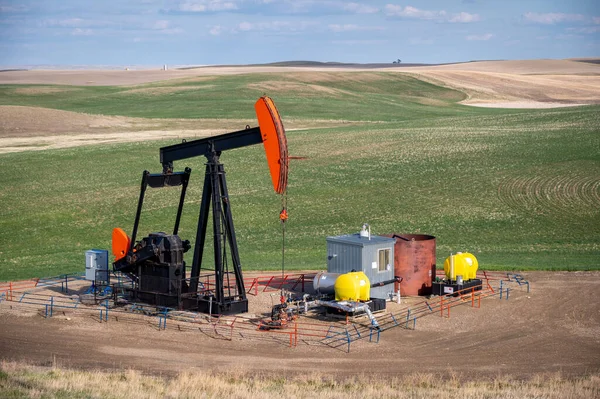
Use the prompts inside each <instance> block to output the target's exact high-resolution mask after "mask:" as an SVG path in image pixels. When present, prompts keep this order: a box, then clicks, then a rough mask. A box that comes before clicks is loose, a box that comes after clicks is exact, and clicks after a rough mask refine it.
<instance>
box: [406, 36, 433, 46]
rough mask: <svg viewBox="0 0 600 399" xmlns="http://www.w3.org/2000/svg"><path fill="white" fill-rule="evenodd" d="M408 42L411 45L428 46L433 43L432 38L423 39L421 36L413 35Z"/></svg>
mask: <svg viewBox="0 0 600 399" xmlns="http://www.w3.org/2000/svg"><path fill="white" fill-rule="evenodd" d="M408 43H409V44H410V45H411V46H424V45H425V46H429V45H430V44H433V39H423V38H422V37H413V38H411V39H410V40H409V41H408Z"/></svg>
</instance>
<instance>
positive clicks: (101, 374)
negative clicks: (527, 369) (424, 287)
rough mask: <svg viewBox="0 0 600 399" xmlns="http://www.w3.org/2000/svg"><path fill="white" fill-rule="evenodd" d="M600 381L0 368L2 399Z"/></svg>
mask: <svg viewBox="0 0 600 399" xmlns="http://www.w3.org/2000/svg"><path fill="white" fill-rule="evenodd" d="M598 395H600V375H598V374H591V375H588V376H582V377H574V378H567V377H564V376H562V375H560V374H539V375H535V376H534V377H532V378H530V379H528V380H521V379H517V378H512V377H510V376H499V377H496V378H494V379H489V380H474V379H465V378H463V377H462V376H459V375H456V374H452V373H449V374H448V375H446V376H439V375H434V374H423V373H414V374H409V375H405V376H385V375H382V376H378V377H373V376H367V375H361V376H351V377H340V378H335V377H333V376H329V375H324V374H320V373H318V372H312V373H311V372H308V373H304V374H303V373H301V372H296V373H295V374H294V375H293V376H292V375H287V376H286V375H284V374H282V375H280V376H273V375H256V374H253V373H248V372H243V371H233V372H230V373H212V372H209V371H197V372H181V373H179V374H177V375H175V376H173V377H162V376H149V375H144V374H142V373H140V372H138V371H135V370H125V371H112V372H109V371H80V370H72V369H63V368H59V367H55V366H54V367H38V366H29V365H24V364H22V363H14V362H2V363H1V364H0V396H1V397H3V398H18V397H30V398H42V397H44V398H80V397H86V398H87V397H89V398H223V397H227V398H255V397H260V398H281V397H286V398H313V397H319V398H326V399H327V398H331V399H333V398H344V399H352V398H360V399H362V398H366V397H377V398H431V397H435V398H448V399H450V398H498V397H502V398H519V399H522V398H561V399H562V398H593V397H598Z"/></svg>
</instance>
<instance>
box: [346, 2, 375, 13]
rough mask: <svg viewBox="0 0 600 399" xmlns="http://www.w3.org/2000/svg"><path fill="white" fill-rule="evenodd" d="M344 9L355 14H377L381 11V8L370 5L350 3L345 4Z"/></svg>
mask: <svg viewBox="0 0 600 399" xmlns="http://www.w3.org/2000/svg"><path fill="white" fill-rule="evenodd" d="M344 10H346V11H349V12H353V13H355V14H375V13H376V12H379V8H377V7H372V6H368V5H366V4H359V3H348V4H345V5H344Z"/></svg>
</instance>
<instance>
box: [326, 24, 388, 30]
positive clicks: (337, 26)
mask: <svg viewBox="0 0 600 399" xmlns="http://www.w3.org/2000/svg"><path fill="white" fill-rule="evenodd" d="M327 28H328V29H329V30H330V31H332V32H356V31H374V30H383V28H382V27H380V26H359V25H355V24H341V25H340V24H330V25H328V26H327Z"/></svg>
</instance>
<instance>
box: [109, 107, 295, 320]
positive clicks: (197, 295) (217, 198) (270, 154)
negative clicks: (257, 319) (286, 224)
mask: <svg viewBox="0 0 600 399" xmlns="http://www.w3.org/2000/svg"><path fill="white" fill-rule="evenodd" d="M254 108H255V111H256V115H257V118H258V122H259V126H258V127H254V128H250V127H249V126H246V128H245V129H243V130H240V131H236V132H231V133H226V134H222V135H217V136H213V137H208V138H203V139H198V140H193V141H185V140H184V141H183V142H182V143H180V144H175V145H171V146H167V147H162V148H161V149H160V162H161V164H162V168H163V169H162V173H157V174H152V173H150V172H148V171H144V172H143V174H142V183H141V189H140V195H139V200H138V206H137V211H136V215H135V221H134V224H133V231H132V236H131V238H130V237H129V236H128V235H127V233H125V231H124V230H123V229H121V228H115V229H114V230H113V233H112V252H113V255H114V256H115V261H114V263H113V270H114V271H115V272H121V273H123V274H126V275H128V276H129V277H130V278H131V280H132V288H130V289H128V291H129V292H128V294H129V296H130V297H131V299H133V300H136V301H141V302H145V303H149V304H153V305H157V306H165V307H176V308H179V309H189V310H196V311H199V312H203V313H210V314H237V313H244V312H247V311H248V299H247V298H246V290H245V287H244V279H243V274H242V265H241V262H240V257H239V252H238V245H237V238H236V234H235V229H234V225H233V217H232V213H231V203H230V201H229V193H228V191H227V182H226V179H225V169H224V166H223V164H222V163H221V162H220V156H221V154H222V153H223V152H224V151H227V150H231V149H235V148H241V147H246V146H250V145H254V144H259V143H263V144H264V147H265V152H266V156H267V162H268V165H269V169H270V173H271V179H272V181H273V186H274V189H275V192H277V193H278V194H281V195H282V196H283V197H282V198H285V193H286V189H287V178H288V149H287V140H286V136H285V129H284V127H283V123H282V122H281V118H280V116H279V113H278V111H277V108H276V107H275V104H274V103H273V101H272V100H271V99H270V98H269V97H266V96H264V97H261V98H259V99H258V101H257V102H256V103H255V105H254ZM197 156H204V157H206V171H205V176H204V186H203V190H202V201H201V204H200V214H199V217H198V227H197V231H196V239H195V242H194V245H193V246H194V254H193V261H192V267H191V270H190V275H189V277H187V270H186V264H185V261H184V253H186V252H187V251H188V250H190V249H191V247H192V245H191V244H190V241H188V240H182V239H181V238H180V237H179V235H178V230H179V224H180V221H181V215H182V211H183V205H184V200H185V195H186V190H187V186H188V183H189V181H190V174H191V171H192V170H191V169H190V168H187V167H186V168H185V169H184V171H182V172H175V171H174V170H173V162H174V161H178V160H183V159H188V158H192V157H197ZM177 186H181V194H180V196H179V206H178V208H177V215H176V218H175V225H174V228H173V233H172V234H166V233H163V232H159V233H151V234H149V235H148V236H147V237H144V238H142V239H141V240H139V241H136V235H137V232H138V226H139V222H140V216H141V212H142V206H143V203H144V195H145V192H146V189H147V188H148V187H150V188H162V187H177ZM211 210H212V231H213V240H212V244H213V253H214V267H209V266H207V265H203V263H202V261H203V254H204V250H205V244H206V233H207V225H208V220H209V213H210V211H211ZM280 218H281V220H282V221H285V219H286V218H287V211H286V209H285V201H284V208H283V210H282V213H281V215H280ZM227 250H228V251H227ZM228 253H229V257H228V256H227V254H228ZM228 259H230V262H229V261H228ZM230 266H231V267H230Z"/></svg>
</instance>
